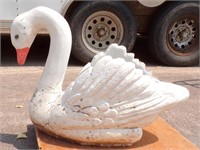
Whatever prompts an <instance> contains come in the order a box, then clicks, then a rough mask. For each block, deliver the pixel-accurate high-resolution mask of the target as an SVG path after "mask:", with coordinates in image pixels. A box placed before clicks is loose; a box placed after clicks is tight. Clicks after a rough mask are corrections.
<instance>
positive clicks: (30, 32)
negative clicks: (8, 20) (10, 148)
mask: <svg viewBox="0 0 200 150" xmlns="http://www.w3.org/2000/svg"><path fill="white" fill-rule="evenodd" d="M35 36H36V32H35V30H34V29H33V26H32V24H31V18H30V17H28V15H27V14H26V13H24V14H22V15H20V16H18V17H16V18H15V20H14V21H13V23H12V25H11V42H12V44H13V46H14V47H15V49H16V52H17V62H18V64H19V65H23V64H24V63H25V61H26V58H27V55H28V52H29V48H30V47H31V45H32V43H33V41H34V39H35Z"/></svg>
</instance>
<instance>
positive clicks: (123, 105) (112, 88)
mask: <svg viewBox="0 0 200 150" xmlns="http://www.w3.org/2000/svg"><path fill="white" fill-rule="evenodd" d="M41 28H46V29H47V30H48V32H49V34H50V37H51V44H50V50H49V55H48V58H47V61H46V65H45V69H44V71H43V73H42V76H41V79H40V82H39V84H38V87H37V88H36V91H35V93H34V95H33V97H32V99H31V101H30V104H29V112H30V118H31V120H32V122H33V123H34V124H35V126H36V127H37V128H38V129H40V130H42V131H44V132H45V133H47V134H50V135H53V136H56V137H60V138H64V139H66V140H71V141H75V142H78V143H80V144H83V145H101V146H131V145H132V144H133V143H135V142H136V141H138V140H140V139H141V137H142V128H143V127H144V126H146V125H148V124H150V123H152V122H153V121H154V120H155V119H156V118H157V116H158V115H159V114H160V113H161V112H162V111H165V110H167V109H169V108H171V107H172V106H174V105H175V104H177V103H179V102H181V101H184V100H186V99H187V98H188V97H189V92H188V90H187V89H186V88H184V87H181V86H178V85H175V84H172V83H166V82H162V81H159V80H158V79H156V78H154V77H153V76H152V75H151V73H149V72H148V71H147V70H146V68H145V64H144V63H142V62H140V61H139V60H138V59H135V58H134V54H131V53H126V48H125V47H124V46H118V45H117V44H111V45H110V46H109V47H108V49H107V51H106V52H100V53H98V54H97V55H96V56H95V57H94V59H93V60H92V62H91V63H88V64H87V65H86V66H85V67H84V68H83V69H82V71H81V72H80V74H79V75H78V77H77V78H76V79H75V81H73V82H72V83H71V84H70V85H69V86H68V88H67V89H66V90H65V91H63V90H62V84H63V80H64V75H65V71H66V68H67V65H68V59H69V55H70V52H71V45H72V37H71V30H70V28H69V25H68V23H67V22H66V20H65V19H64V18H63V17H62V16H61V15H60V14H58V13H57V12H55V11H53V10H51V9H49V8H46V7H37V8H34V9H32V10H30V11H28V12H26V13H24V14H21V15H20V16H18V17H17V18H16V19H15V20H14V21H13V24H12V27H11V39H12V44H13V45H14V47H15V48H16V49H17V57H18V58H17V60H18V63H19V64H20V65H22V64H24V63H25V60H26V56H27V54H28V51H29V48H30V46H31V44H32V42H33V41H34V38H35V36H36V34H37V32H38V31H39V29H41Z"/></svg>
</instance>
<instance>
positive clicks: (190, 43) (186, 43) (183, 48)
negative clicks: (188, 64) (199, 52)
mask: <svg viewBox="0 0 200 150" xmlns="http://www.w3.org/2000/svg"><path fill="white" fill-rule="evenodd" d="M197 30H198V25H197V21H195V19H189V18H183V19H180V20H179V21H177V22H175V23H174V24H173V25H172V26H171V28H170V29H169V30H168V43H169V45H170V50H171V51H172V52H173V53H175V54H177V55H188V54H190V53H192V52H193V51H194V48H193V47H194V46H197V44H198V39H197V37H198V31H197Z"/></svg>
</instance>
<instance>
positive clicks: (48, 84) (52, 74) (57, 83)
mask: <svg viewBox="0 0 200 150" xmlns="http://www.w3.org/2000/svg"><path fill="white" fill-rule="evenodd" d="M35 14H36V13H35ZM38 14H39V16H37V17H34V18H36V20H35V22H36V24H37V26H39V27H40V28H46V29H47V31H48V32H49V35H50V39H51V41H50V48H49V54H48V57H47V61H46V64H45V68H44V71H43V73H42V76H41V79H40V82H39V85H38V88H37V89H38V90H40V89H44V90H52V89H53V90H55V89H56V90H62V84H63V80H64V76H65V71H66V69H67V65H68V60H69V56H70V52H71V44H72V37H71V30H70V27H69V25H68V23H67V22H66V20H65V19H64V18H63V17H62V16H60V15H59V14H58V13H57V12H55V11H52V10H48V12H47V11H45V10H42V12H40V13H38Z"/></svg>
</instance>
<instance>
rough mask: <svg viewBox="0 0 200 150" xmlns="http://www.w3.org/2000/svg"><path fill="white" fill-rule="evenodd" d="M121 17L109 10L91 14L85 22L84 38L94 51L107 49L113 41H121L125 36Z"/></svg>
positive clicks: (85, 43) (87, 45)
mask: <svg viewBox="0 0 200 150" xmlns="http://www.w3.org/2000/svg"><path fill="white" fill-rule="evenodd" d="M123 33H124V30H123V25H122V22H121V21H120V19H119V18H118V17H117V16H116V15H115V14H113V13H111V12H108V11H98V12H96V13H93V14H92V15H90V16H89V17H88V18H87V19H86V21H85V22H84V24H83V28H82V40H83V43H84V45H85V46H86V47H87V48H88V49H89V50H90V51H92V52H93V53H98V52H100V51H105V49H106V48H107V47H108V46H109V45H110V44H111V43H118V44H119V43H120V42H121V40H122V38H123Z"/></svg>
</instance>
